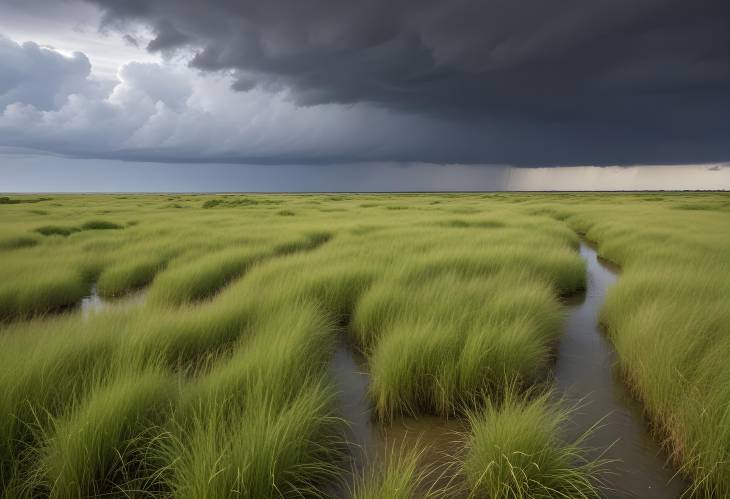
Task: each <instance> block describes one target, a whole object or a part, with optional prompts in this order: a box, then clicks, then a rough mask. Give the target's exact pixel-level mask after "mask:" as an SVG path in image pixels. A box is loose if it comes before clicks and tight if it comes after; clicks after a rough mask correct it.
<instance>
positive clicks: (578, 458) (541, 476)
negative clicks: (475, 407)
mask: <svg viewBox="0 0 730 499" xmlns="http://www.w3.org/2000/svg"><path fill="white" fill-rule="evenodd" d="M549 400H550V396H549V394H547V393H546V394H543V395H538V396H535V397H528V396H525V395H519V394H516V393H515V392H514V391H511V390H508V391H507V392H506V393H505V396H504V398H503V400H502V401H501V402H500V403H499V404H494V403H488V404H487V405H486V407H485V408H484V409H483V410H479V411H473V412H470V413H469V414H468V419H469V426H470V431H469V433H468V434H467V435H465V436H464V438H465V440H466V456H465V458H464V463H463V467H464V475H465V478H466V483H467V487H468V496H469V497H494V498H497V497H499V498H506V499H523V498H524V499H527V498H530V499H532V498H559V497H563V498H571V499H573V498H598V497H602V493H601V488H602V473H603V467H604V466H605V461H602V460H601V459H598V460H595V459H593V460H592V459H589V458H588V457H587V456H586V451H585V449H584V448H583V447H582V445H583V438H580V439H578V440H577V441H576V442H568V443H566V442H562V441H561V440H560V438H559V435H560V427H561V425H562V424H563V423H564V422H565V420H566V419H567V418H568V415H569V413H568V412H567V411H565V410H563V409H560V408H559V407H556V406H555V405H553V404H551V403H550V402H549Z"/></svg>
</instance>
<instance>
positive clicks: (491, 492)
mask: <svg viewBox="0 0 730 499" xmlns="http://www.w3.org/2000/svg"><path fill="white" fill-rule="evenodd" d="M8 200H9V202H5V203H2V205H1V206H0V214H1V216H0V261H1V262H2V263H0V324H1V326H0V486H2V488H3V490H4V493H3V496H4V497H8V498H10V497H39V496H40V497H44V496H48V497H58V498H65V497H86V496H97V495H111V496H125V497H130V496H131V497H142V496H145V497H149V496H152V497H195V498H207V497H210V498H212V497H251V498H259V497H279V496H283V497H301V496H318V495H328V494H330V493H332V492H331V491H332V490H339V489H338V488H337V486H336V485H335V484H337V483H340V482H341V481H342V477H343V476H344V475H346V474H347V473H348V470H349V466H350V465H349V463H348V455H347V446H346V445H345V442H344V439H345V435H346V426H347V424H348V421H346V420H344V419H343V418H342V416H341V414H340V411H339V408H338V406H337V394H336V393H335V390H334V383H333V380H332V379H331V372H330V371H329V369H328V366H329V362H330V359H331V358H332V354H333V352H334V349H335V348H336V347H337V345H338V344H340V343H342V341H341V339H342V338H346V342H347V344H349V345H350V347H351V348H353V349H357V350H359V351H360V352H362V354H363V356H364V358H365V361H366V367H367V370H368V372H369V376H370V387H369V393H368V399H369V403H370V404H371V406H372V408H373V412H374V415H375V417H376V419H377V424H379V425H388V424H390V422H392V421H393V420H395V419H399V418H412V417H418V416H421V415H425V414H429V415H435V416H438V417H441V418H462V419H464V421H466V422H467V424H466V426H467V430H466V433H465V434H464V435H462V436H460V437H459V440H460V441H462V445H460V446H457V447H460V448H461V451H458V452H456V451H455V452H454V455H453V457H452V459H451V461H452V462H451V468H450V471H449V473H452V474H453V475H454V476H455V478H454V479H453V480H451V481H450V486H449V487H447V488H444V489H430V490H428V493H429V494H431V495H432V496H435V497H451V496H453V497H467V496H469V497H515V498H522V497H525V498H529V497H552V496H555V495H556V494H557V495H558V496H563V497H597V496H600V494H601V491H600V485H601V476H600V471H601V466H600V463H599V462H596V461H594V460H592V458H591V457H589V456H588V454H587V453H586V452H585V450H584V449H583V448H582V447H581V442H580V441H579V442H568V441H564V440H563V438H562V432H561V428H562V426H563V425H564V423H565V418H566V417H568V416H569V415H568V414H566V412H565V408H563V407H561V406H560V405H559V404H556V403H554V402H551V400H552V399H549V398H548V397H547V395H545V393H546V390H547V389H549V379H550V376H549V372H550V367H551V364H552V360H553V357H554V352H555V346H556V343H557V340H558V338H559V336H560V331H561V324H562V317H563V314H564V305H563V304H562V298H564V297H566V296H569V295H571V294H574V293H576V292H578V291H580V290H581V289H582V288H583V287H584V286H585V268H584V264H583V261H582V260H581V258H580V256H579V255H578V253H577V251H576V249H577V247H578V244H579V235H585V237H587V238H588V239H590V240H592V241H594V242H596V243H598V245H599V253H600V254H601V256H603V257H605V258H607V259H609V260H611V261H613V262H615V263H616V264H618V265H620V266H621V268H622V277H621V279H620V281H619V284H618V285H617V286H616V287H615V289H613V290H612V291H611V293H610V295H609V298H608V300H607V302H606V304H605V307H604V309H603V313H602V321H603V322H604V323H605V325H606V328H607V333H608V335H609V337H610V339H611V340H612V342H613V343H614V345H615V346H616V349H617V351H618V354H619V358H620V362H621V369H622V372H623V374H624V376H625V380H626V382H627V383H628V384H629V386H630V387H631V388H632V390H633V392H634V393H635V394H636V396H637V398H638V399H639V400H640V401H641V402H642V403H643V404H644V407H645V408H646V411H647V414H648V416H649V417H650V419H651V421H652V422H653V424H654V426H655V435H656V438H657V439H661V440H662V441H663V442H665V444H666V446H667V448H668V449H669V450H670V451H671V453H672V456H673V459H674V461H675V464H676V465H677V466H678V467H679V468H680V469H681V472H682V473H684V474H686V475H687V476H688V477H690V478H691V479H692V480H693V484H694V485H693V487H694V492H695V493H696V494H697V495H699V496H705V497H726V496H728V495H730V464H728V462H730V410H728V407H730V363H728V362H727V359H728V358H730V306H728V301H729V300H730V284H729V283H730V231H728V224H727V222H728V220H730V218H729V217H730V197H728V196H727V195H723V194H660V195H657V194H651V195H648V194H635V195H621V194H606V195H596V194H562V195H537V194H525V195H520V194H514V195H507V194H473V195H467V194H464V195H456V194H455V195H398V196H388V195H286V196H283V195H282V196H258V195H257V196H254V195H249V196H243V195H221V196H202V195H201V196H198V195H175V196H168V195H149V196H131V195H130V196H111V195H110V196H59V195H56V196H47V197H45V198H25V197H23V196H9V197H8ZM26 200H27V201H28V202H25V201H26ZM31 201H32V202H31ZM92 292H95V293H97V294H98V295H99V296H102V297H105V298H106V299H107V300H108V303H109V304H110V306H109V307H107V308H106V309H104V310H100V311H97V312H94V311H92V312H91V313H89V312H88V311H83V310H81V307H80V305H79V304H80V303H81V301H82V299H83V298H84V297H85V296H87V295H89V294H91V293H92ZM132 293H137V294H139V293H142V299H141V300H140V301H139V303H138V304H137V305H136V306H130V307H115V306H114V303H116V302H117V301H118V300H120V299H123V298H124V297H125V296H127V295H130V294H132ZM617 437H620V436H617ZM422 460H423V453H422V452H421V451H420V450H419V449H397V450H396V451H393V452H392V453H390V457H389V458H387V459H385V460H383V461H382V462H374V463H371V468H370V469H367V470H365V471H364V473H363V476H362V477H359V478H356V479H355V481H354V483H355V485H354V486H352V487H350V493H351V495H353V496H354V497H363V498H365V497H368V498H370V497H372V498H374V497H383V498H385V497H415V496H418V495H422V494H423V483H424V481H427V480H425V478H424V475H426V474H428V473H431V472H433V470H430V469H428V463H421V462H420V461H422Z"/></svg>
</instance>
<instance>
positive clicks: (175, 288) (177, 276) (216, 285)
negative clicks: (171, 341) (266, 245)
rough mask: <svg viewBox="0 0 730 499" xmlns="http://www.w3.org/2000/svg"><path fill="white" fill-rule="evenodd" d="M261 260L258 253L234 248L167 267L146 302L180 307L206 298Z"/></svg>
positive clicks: (262, 254)
mask: <svg viewBox="0 0 730 499" xmlns="http://www.w3.org/2000/svg"><path fill="white" fill-rule="evenodd" d="M265 256H266V252H264V251H262V250H260V249H247V248H242V249H238V248H236V249H231V250H223V251H220V252H216V253H213V254H211V255H208V256H204V257H202V258H199V259H196V260H194V261H192V262H188V263H185V264H183V265H179V266H174V267H171V268H169V269H168V270H167V271H166V272H164V273H162V274H160V275H159V276H158V278H157V279H156V280H155V283H154V285H153V286H152V289H151V290H150V300H151V301H152V302H155V303H167V304H172V305H180V304H182V303H185V302H189V301H193V300H200V299H202V298H206V297H208V296H210V295H212V294H213V293H215V292H216V291H217V290H218V289H220V288H222V287H223V286H224V285H225V284H226V283H228V282H230V281H231V280H232V279H234V278H235V277H237V276H239V275H241V274H242V273H244V272H245V271H246V269H248V268H249V267H250V266H251V265H253V264H254V263H255V262H257V261H259V260H261V259H262V258H264V257H265Z"/></svg>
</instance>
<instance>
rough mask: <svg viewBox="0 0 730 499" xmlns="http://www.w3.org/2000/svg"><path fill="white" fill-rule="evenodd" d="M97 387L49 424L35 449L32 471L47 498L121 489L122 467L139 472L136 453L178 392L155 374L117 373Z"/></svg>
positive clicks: (161, 374)
mask: <svg viewBox="0 0 730 499" xmlns="http://www.w3.org/2000/svg"><path fill="white" fill-rule="evenodd" d="M98 383H99V384H98V385H96V386H94V387H93V388H92V389H91V390H89V393H88V394H87V396H86V397H85V398H84V399H83V400H80V401H79V402H77V403H76V404H75V405H74V406H72V407H71V408H69V409H68V412H67V413H66V415H64V416H62V417H59V418H56V419H54V420H53V421H52V425H51V430H50V435H49V436H48V437H47V438H46V439H44V440H45V442H46V443H45V445H44V446H43V447H42V448H41V449H40V450H39V458H38V465H37V471H36V473H37V476H39V477H42V479H40V480H38V481H39V482H40V484H42V485H40V486H41V487H43V486H45V487H44V488H46V489H47V490H48V494H49V496H50V497H57V498H66V497H68V498H71V497H79V496H97V495H101V494H105V493H109V492H111V491H114V489H115V488H118V487H124V485H125V484H124V483H123V482H124V480H122V479H120V478H122V477H124V475H125V471H126V470H125V469H124V468H125V467H126V468H128V467H130V466H132V465H134V466H136V467H140V468H144V466H145V463H144V461H142V460H140V455H141V454H143V453H144V452H145V449H146V448H147V447H149V445H150V442H152V441H153V440H154V437H155V435H154V431H153V430H154V429H155V428H156V427H157V426H158V425H159V424H160V423H162V422H163V421H164V420H165V419H166V418H165V413H166V412H169V410H170V409H171V406H172V404H173V403H174V399H175V397H176V392H177V385H176V382H175V381H174V379H171V378H170V376H168V375H166V374H165V373H164V372H161V371H159V370H146V371H141V372H135V371H132V372H129V373H125V372H122V373H121V374H120V379H117V380H112V381H106V380H103V381H101V382H98ZM135 454H137V455H136V456H135ZM146 473H149V472H146V470H143V469H137V470H134V472H133V474H134V475H143V474H146ZM35 487H36V488H38V487H39V485H38V484H36V485H35Z"/></svg>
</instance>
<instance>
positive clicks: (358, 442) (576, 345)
mask: <svg viewBox="0 0 730 499" xmlns="http://www.w3.org/2000/svg"><path fill="white" fill-rule="evenodd" d="M580 254H581V256H582V257H583V258H584V260H585V262H586V268H587V276H586V288H587V290H586V292H585V293H584V294H582V295H581V296H577V297H574V298H572V299H571V300H570V302H569V303H568V316H567V320H566V323H565V331H564V333H563V335H562V337H561V341H560V344H559V347H558V356H557V361H556V364H555V368H554V383H555V392H556V394H557V396H559V397H563V398H564V399H567V401H568V402H569V403H570V402H575V403H580V408H579V409H577V410H576V411H575V412H574V413H573V414H572V417H571V421H570V422H569V424H568V428H567V429H566V431H567V433H568V435H567V437H568V438H570V437H577V436H578V435H581V434H583V433H584V432H585V431H586V430H588V429H589V428H591V427H592V426H594V425H595V424H596V423H597V422H600V427H598V428H597V429H595V430H594V431H593V433H592V434H591V436H590V438H588V440H587V441H586V445H587V446H589V447H591V448H593V449H596V451H595V453H596V456H598V455H599V454H602V456H603V457H604V458H607V459H610V460H613V461H612V462H611V463H610V464H609V465H608V469H609V475H608V477H607V482H608V486H609V487H610V488H611V492H608V493H606V496H607V497H608V498H610V499H619V498H620V499H625V498H637V499H673V498H679V497H680V496H681V495H682V492H683V491H684V490H685V489H686V488H687V483H686V482H685V481H683V480H682V479H681V478H679V477H675V476H674V472H673V471H672V469H671V467H670V466H665V462H666V455H664V454H663V453H662V451H661V449H660V448H659V446H658V445H657V444H656V442H655V441H654V440H653V439H652V438H651V436H650V435H649V432H648V424H647V421H646V420H645V419H644V417H643V414H642V412H641V407H640V405H639V404H638V402H637V401H636V400H635V399H633V398H632V397H631V395H630V393H628V391H627V389H626V387H625V385H624V383H623V381H622V380H621V379H620V377H619V375H618V372H617V369H616V361H617V358H616V353H615V351H614V349H613V347H612V345H611V344H610V342H609V341H608V340H607V339H606V338H605V336H604V334H603V332H602V331H601V330H600V328H599V326H598V312H599V310H600V308H601V305H602V304H603V301H604V298H605V295H606V291H607V289H608V288H609V286H611V285H612V284H613V283H614V282H616V280H617V277H618V274H617V269H615V268H612V267H610V266H609V265H608V264H607V263H604V262H602V261H600V260H599V259H598V256H597V254H596V252H595V250H594V249H593V248H591V247H590V246H588V245H587V244H584V243H581V247H580ZM344 336H345V335H344V334H343V335H342V338H341V339H340V343H339V344H338V346H337V349H336V351H335V355H334V357H333V360H332V364H331V366H330V372H331V375H332V378H333V380H334V382H335V385H336V388H337V391H338V394H339V395H338V397H339V400H338V405H339V407H340V411H341V414H342V416H343V417H344V418H345V419H346V420H347V421H348V422H349V423H350V427H349V429H348V433H347V438H348V441H349V442H350V443H349V451H350V454H351V458H352V465H351V466H352V470H353V473H352V475H350V476H348V477H346V478H345V481H344V483H343V484H341V486H340V487H338V488H337V490H336V491H335V493H334V495H335V496H337V497H349V492H348V491H349V490H351V487H352V480H353V476H360V475H362V474H363V472H365V470H366V469H367V467H368V466H369V465H371V464H372V463H374V462H380V460H382V459H386V458H387V457H388V454H389V453H390V452H392V449H394V448H395V449H398V448H405V449H410V448H412V447H413V446H415V445H424V444H425V445H426V446H429V450H428V452H427V453H426V455H425V456H424V461H425V462H429V463H436V464H438V463H439V462H440V461H441V462H443V461H444V460H445V459H448V456H449V455H451V456H453V455H455V454H456V453H458V452H459V444H458V442H457V440H458V437H457V432H459V431H463V430H464V426H463V423H462V422H460V421H458V420H451V421H444V420H443V419H441V418H435V417H422V418H418V419H402V420H400V421H396V422H394V423H392V424H390V425H388V426H383V425H381V424H379V423H377V422H376V421H375V419H374V417H373V414H372V409H371V407H370V403H369V401H368V398H367V392H368V384H369V376H368V374H367V368H366V366H365V362H364V359H362V358H361V356H359V355H358V354H357V353H356V352H354V351H353V349H352V348H351V346H350V345H349V344H348V342H347V340H345V339H344ZM605 449H608V450H607V451H605V452H604V450H605ZM441 478H442V479H443V478H444V477H441ZM445 478H446V479H447V480H448V479H449V478H450V477H448V476H447V477H445ZM439 481H442V480H439Z"/></svg>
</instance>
